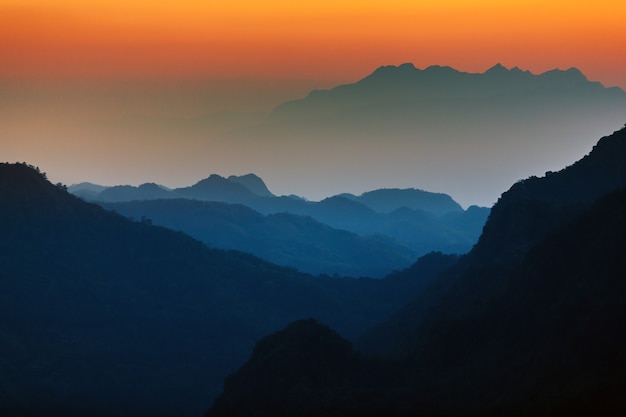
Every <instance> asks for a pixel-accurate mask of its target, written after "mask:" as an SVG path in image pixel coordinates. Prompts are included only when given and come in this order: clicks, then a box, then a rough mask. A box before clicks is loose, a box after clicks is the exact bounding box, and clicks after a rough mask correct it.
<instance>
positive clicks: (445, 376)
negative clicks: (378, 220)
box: [207, 128, 626, 416]
mask: <svg viewBox="0 0 626 417" xmlns="http://www.w3.org/2000/svg"><path fill="white" fill-rule="evenodd" d="M625 162H626V128H625V129H622V130H620V131H618V132H615V133H614V134H613V135H611V136H608V137H604V138H602V139H601V140H600V141H599V142H598V144H597V145H596V146H595V147H594V149H593V150H592V152H591V153H589V155H587V156H586V157H584V158H583V159H581V160H580V161H578V162H576V163H575V164H574V165H572V166H570V167H567V168H565V169H563V170H562V171H560V172H558V173H551V174H548V175H547V176H546V177H544V178H530V179H528V180H525V181H521V182H519V183H517V184H515V185H514V186H513V187H511V189H510V190H509V191H508V192H506V193H504V194H503V195H502V197H501V199H500V200H499V202H498V203H497V204H496V206H494V208H493V211H492V214H491V216H490V218H489V220H488V222H487V225H486V226H485V228H484V232H483V235H482V236H481V238H480V240H479V243H478V244H477V245H476V246H475V248H474V249H473V250H472V251H471V252H470V253H469V254H467V255H465V256H463V257H462V258H461V259H460V260H459V262H458V263H457V264H455V266H453V267H452V268H450V269H448V270H445V271H444V272H442V274H440V275H439V276H438V277H436V278H434V279H432V280H431V281H430V282H429V284H427V285H426V286H425V287H424V288H423V290H422V291H420V293H418V295H417V296H416V297H415V298H414V299H413V300H412V301H411V302H410V303H408V304H407V305H406V306H405V307H403V308H402V309H401V310H400V311H399V312H398V313H396V314H395V315H394V316H392V317H391V318H390V319H389V320H388V321H386V322H383V323H381V324H379V325H378V326H376V327H375V328H374V329H372V330H370V331H368V332H367V333H366V334H365V335H364V336H362V337H361V338H359V340H358V342H357V344H356V345H357V347H358V349H359V351H360V352H362V353H363V354H366V355H368V357H370V358H377V359H367V358H364V357H361V358H360V359H357V360H356V361H357V362H358V363H357V364H356V365H354V366H353V369H356V370H357V371H355V372H358V374H360V376H359V378H358V381H356V382H351V383H349V384H346V385H341V386H336V385H335V386H333V385H331V386H330V388H329V389H328V390H324V389H323V388H320V387H314V389H311V388H309V386H307V385H295V384H294V386H293V388H292V390H291V391H287V392H285V391H282V394H283V395H284V398H283V399H282V400H283V401H282V402H281V403H280V404H286V405H281V406H279V407H278V408H274V409H273V410H270V411H278V412H279V413H282V414H283V415H291V414H292V413H291V412H292V411H293V410H294V409H297V410H300V409H304V410H314V411H315V413H314V414H315V415H334V416H344V415H345V416H347V415H351V416H352V415H363V416H370V415H379V414H380V413H384V414H385V415H392V416H395V415H397V416H408V415H440V416H452V415H454V416H474V415H493V416H504V415H507V416H511V415H513V416H529V415H533V416H542V415H545V416H548V415H549V416H561V415H562V416H571V415H590V414H601V415H608V416H618V415H623V414H624V413H625V412H626V405H625V404H624V401H623V390H624V382H623V381H624V377H626V372H625V370H626V359H625V357H624V355H623V351H624V348H625V347H626V331H625V330H624V327H623V325H622V324H621V323H622V321H623V317H624V316H625V315H626V309H625V306H624V303H623V301H624V297H626V281H624V279H623V276H624V272H625V271H626V263H625V261H624V257H623V256H622V253H623V251H624V250H625V249H626V217H625V216H624V213H625V212H626V211H625V210H626V168H625V166H626V164H625ZM406 273H409V274H410V272H408V271H407V272H406ZM271 348H272V347H271V346H269V347H268V346H265V349H267V350H270V349H271ZM281 353H282V356H283V357H289V358H294V357H297V355H298V354H299V353H297V352H292V351H290V350H289V349H285V350H284V351H282V352H281ZM253 359H254V356H253V357H251V358H250V362H248V364H250V363H252V361H253ZM291 366H292V367H296V368H297V367H298V364H292V365H291ZM302 369H303V370H306V369H307V368H306V364H302ZM246 373H247V374H248V375H249V378H250V380H252V381H255V380H256V383H258V384H260V385H262V384H263V381H264V380H265V378H264V377H263V376H262V375H260V374H255V373H254V372H253V370H252V369H250V368H248V367H247V365H245V366H244V367H242V368H240V371H238V373H236V374H234V376H233V378H232V379H230V380H228V381H229V384H228V385H225V392H224V394H223V396H222V397H221V398H224V399H225V401H224V402H222V401H221V399H218V400H217V401H216V402H215V407H214V408H213V409H212V410H210V411H209V412H208V413H207V415H210V416H222V415H230V416H237V415H244V414H241V413H240V410H242V411H245V409H246V408H250V407H254V406H255V402H258V403H259V405H260V406H264V405H265V404H266V403H265V402H264V399H260V398H256V397H255V396H254V392H255V390H254V386H250V385H249V382H248V385H240V384H239V381H244V380H246V375H244V374H246ZM344 375H345V371H344V370H341V369H340V370H339V371H338V376H339V377H340V378H343V377H344ZM352 375H354V373H353V374H352ZM327 379H332V377H327ZM298 381H307V377H306V374H304V375H299V376H298ZM243 387H246V390H245V391H242V390H241V388H243ZM232 398H237V403H233V402H232V401H231V399H232ZM270 399H271V397H270ZM292 399H293V400H294V401H295V402H291V400H292ZM319 399H322V401H320V400H319ZM327 399H330V400H327ZM236 404H245V407H241V408H239V407H238V406H237V405H236ZM266 415H270V414H269V413H268V414H266Z"/></svg>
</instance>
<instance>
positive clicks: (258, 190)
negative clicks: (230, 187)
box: [228, 174, 274, 197]
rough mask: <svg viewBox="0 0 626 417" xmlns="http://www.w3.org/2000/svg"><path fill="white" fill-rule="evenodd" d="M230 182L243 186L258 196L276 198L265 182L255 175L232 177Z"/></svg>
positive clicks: (229, 178)
mask: <svg viewBox="0 0 626 417" xmlns="http://www.w3.org/2000/svg"><path fill="white" fill-rule="evenodd" d="M228 180H229V181H233V182H236V183H239V184H241V185H243V186H244V187H246V188H247V189H248V190H250V191H252V192H253V193H254V194H256V195H258V196H259V197H273V196H274V194H272V193H271V192H270V190H269V189H268V188H267V186H266V185H265V183H264V182H263V180H262V179H261V178H259V177H258V176H257V175H255V174H246V175H240V176H237V175H231V176H230V177H228Z"/></svg>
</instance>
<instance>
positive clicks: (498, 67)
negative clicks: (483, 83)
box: [485, 62, 517, 74]
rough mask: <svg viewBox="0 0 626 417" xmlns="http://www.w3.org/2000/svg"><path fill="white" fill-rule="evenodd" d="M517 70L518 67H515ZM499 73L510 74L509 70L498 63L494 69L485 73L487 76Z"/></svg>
mask: <svg viewBox="0 0 626 417" xmlns="http://www.w3.org/2000/svg"><path fill="white" fill-rule="evenodd" d="M515 68H517V67H515ZM498 72H509V70H508V69H507V68H506V67H505V66H504V65H502V64H501V63H499V62H498V63H497V64H496V65H494V66H493V67H491V68H489V69H488V70H487V71H485V74H489V73H498Z"/></svg>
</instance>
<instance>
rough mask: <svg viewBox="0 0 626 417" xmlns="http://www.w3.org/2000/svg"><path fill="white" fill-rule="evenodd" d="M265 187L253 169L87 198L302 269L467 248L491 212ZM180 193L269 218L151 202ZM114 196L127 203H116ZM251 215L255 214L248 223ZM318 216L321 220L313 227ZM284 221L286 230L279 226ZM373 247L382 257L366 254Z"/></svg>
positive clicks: (403, 193)
mask: <svg viewBox="0 0 626 417" xmlns="http://www.w3.org/2000/svg"><path fill="white" fill-rule="evenodd" d="M241 178H245V179H243V180H241ZM242 181H243V182H242ZM252 189H254V190H255V191H254V192H253V191H251V190H252ZM255 193H256V194H255ZM267 193H269V190H267V187H266V186H265V183H264V182H263V181H262V180H261V179H260V178H258V177H257V176H256V175H254V174H248V175H245V176H243V177H232V176H231V177H229V178H228V179H226V178H223V177H220V176H218V175H211V176H210V177H208V178H207V179H205V180H202V181H199V182H198V183H197V184H195V185H193V186H190V187H183V188H178V189H174V190H168V189H165V188H163V187H162V186H157V185H155V184H144V185H142V186H139V187H131V186H116V187H110V188H107V189H106V190H104V191H102V192H101V193H100V194H99V195H97V196H93V195H91V196H90V197H91V198H90V199H89V200H91V201H95V202H99V203H100V204H101V205H103V206H105V207H108V208H110V209H114V210H116V211H119V212H120V213H122V214H124V215H126V216H131V217H134V218H136V219H140V218H142V217H146V218H150V219H152V220H153V221H155V222H156V223H157V224H160V225H163V226H166V227H172V228H174V229H176V230H181V231H184V232H186V233H188V234H190V235H192V236H195V237H197V238H199V239H201V240H202V241H204V242H206V243H208V244H210V245H213V246H215V247H219V248H224V249H239V250H244V251H249V252H251V253H253V254H255V255H257V256H260V257H262V258H264V259H267V260H270V261H272V262H277V263H279V264H281V265H289V266H293V267H296V268H298V269H300V270H303V271H306V272H312V273H328V274H335V273H337V274H341V275H353V276H360V275H367V276H376V277H380V276H384V275H385V274H387V273H389V272H391V271H392V270H394V269H398V268H402V267H404V266H407V265H409V264H410V263H411V262H412V261H414V260H415V259H417V257H419V256H422V255H425V254H427V253H429V252H432V251H441V252H446V253H458V254H460V253H466V252H468V251H469V250H470V249H471V247H472V246H473V245H474V243H476V241H477V239H478V236H480V232H481V230H482V227H483V225H484V223H485V221H486V219H487V216H488V215H489V209H487V208H479V207H471V208H468V210H467V211H464V210H463V209H462V208H461V206H460V205H459V204H458V203H457V202H456V201H454V200H453V199H452V197H450V196H448V195H447V194H442V193H432V192H427V191H422V190H417V189H379V190H374V191H370V192H367V193H363V194H362V195H360V196H354V195H352V194H341V195H336V196H333V197H329V198H326V199H324V200H322V201H319V202H312V201H306V200H303V199H301V198H292V197H285V196H282V197H277V196H273V195H271V193H270V195H269V196H267ZM263 195H265V196H263ZM182 198H186V199H194V200H202V201H210V202H226V203H238V204H245V205H246V206H248V207H249V208H251V209H253V210H255V211H257V212H258V213H261V214H264V215H266V216H267V217H260V216H259V215H258V213H256V214H254V215H253V214H251V213H249V212H248V211H246V210H244V209H243V208H241V207H234V206H228V205H223V204H222V205H220V204H214V205H212V206H209V205H204V206H202V205H197V207H203V208H199V210H198V211H196V212H191V213H190V209H191V206H192V205H193V203H185V202H183V201H177V202H171V203H165V202H157V201H155V200H157V199H170V200H174V199H176V200H180V199H182ZM135 200H137V202H134V201H135ZM149 200H152V202H148V201H149ZM139 201H143V202H139ZM117 202H125V203H129V204H121V205H118V206H116V205H115V204H114V203H117ZM131 202H134V203H131ZM210 207H212V209H211V208H210ZM470 209H471V210H470ZM228 211H230V212H229V213H227V212H228ZM279 214H280V215H279ZM290 215H296V216H306V217H311V218H312V219H313V220H314V221H311V220H305V219H296V218H294V217H293V216H290ZM212 216H215V217H212ZM252 217H254V218H255V219H256V220H255V221H251V218H252ZM191 219H195V222H192V221H191ZM315 221H316V222H319V223H322V224H319V225H315V224H314V223H315ZM218 225H219V226H218ZM328 226H330V228H329V227H328ZM215 227H217V229H215ZM281 227H284V228H285V229H282V230H279V228H281ZM331 229H339V230H342V231H348V232H352V233H355V234H358V235H359V236H360V238H359V237H356V236H351V237H348V236H349V235H348V234H346V233H340V232H338V231H331ZM331 235H334V236H335V238H334V239H331ZM279 236H280V237H281V238H280V239H279V238H278V237H279ZM348 240H350V241H351V243H350V244H347V241H348ZM291 243H293V244H294V245H291ZM331 248H332V250H331ZM357 248H358V249H357ZM372 250H374V251H376V252H378V253H379V256H374V257H372V256H369V255H364V254H365V253H371V251H372ZM394 252H396V253H394ZM362 259H368V261H365V262H362V261H361V260H362ZM368 271H369V272H368Z"/></svg>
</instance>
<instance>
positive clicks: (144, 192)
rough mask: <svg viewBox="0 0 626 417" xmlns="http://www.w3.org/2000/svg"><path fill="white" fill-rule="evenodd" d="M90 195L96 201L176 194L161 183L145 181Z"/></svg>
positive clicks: (154, 197)
mask: <svg viewBox="0 0 626 417" xmlns="http://www.w3.org/2000/svg"><path fill="white" fill-rule="evenodd" d="M83 195H84V194H83ZM90 197H91V198H90V200H98V201H133V200H157V199H160V198H175V197H176V195H175V194H174V193H173V192H172V191H170V190H168V189H166V188H165V187H163V186H161V185H158V184H154V183H146V184H142V185H140V186H138V187H133V186H132V185H116V186H113V187H107V188H106V189H104V190H102V191H101V192H99V193H97V194H95V195H93V194H92V195H91V196H90Z"/></svg>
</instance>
